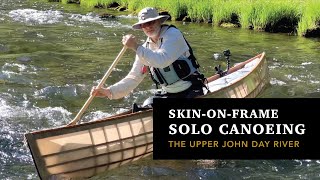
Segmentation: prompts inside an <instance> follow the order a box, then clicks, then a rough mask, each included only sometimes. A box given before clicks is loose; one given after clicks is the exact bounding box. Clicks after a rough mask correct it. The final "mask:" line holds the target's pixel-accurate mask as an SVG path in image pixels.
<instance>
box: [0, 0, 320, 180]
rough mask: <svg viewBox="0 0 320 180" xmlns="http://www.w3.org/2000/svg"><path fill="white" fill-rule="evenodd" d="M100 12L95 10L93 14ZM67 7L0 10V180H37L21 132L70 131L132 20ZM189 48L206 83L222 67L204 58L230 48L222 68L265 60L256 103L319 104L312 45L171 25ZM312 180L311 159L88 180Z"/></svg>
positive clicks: (20, 4) (213, 164) (145, 163)
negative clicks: (265, 80) (265, 81)
mask: <svg viewBox="0 0 320 180" xmlns="http://www.w3.org/2000/svg"><path fill="white" fill-rule="evenodd" d="M100 11H101V10H100ZM99 13H100V12H99V11H98V10H95V11H94V12H90V10H88V9H85V8H83V7H81V8H80V7H77V6H76V5H68V6H62V5H61V4H59V3H45V2H34V1H27V0H1V1H0V179H39V178H38V176H37V173H36V170H35V167H34V165H33V161H32V157H31V155H30V152H29V151H28V149H27V148H26V147H25V146H24V143H23V141H24V138H23V135H24V133H27V132H30V131H34V130H40V129H47V128H52V127H57V126H62V125H65V124H67V123H68V122H70V121H71V120H72V119H73V118H74V116H75V115H76V113H77V112H78V111H79V110H80V109H81V107H82V105H83V104H84V102H85V101H86V100H87V98H88V94H89V92H90V89H91V87H92V86H93V85H96V84H97V83H98V82H99V79H101V78H102V76H103V75H104V73H105V72H106V70H107V69H108V67H109V66H110V65H111V63H112V62H113V60H114V59H115V57H116V56H117V54H118V53H119V51H120V50H121V48H122V45H121V43H120V42H121V39H122V36H123V35H125V34H127V33H133V34H134V35H136V36H137V37H138V39H140V40H141V42H142V41H143V40H144V38H145V37H144V34H143V33H142V32H140V31H132V30H131V29H130V25H131V24H132V23H134V22H135V21H136V19H135V17H132V16H129V15H126V14H118V16H117V18H113V19H112V18H111V19H106V20H101V19H100V18H99V16H98V14H99ZM173 24H175V25H176V26H177V27H179V28H180V30H181V31H182V32H183V33H184V35H185V37H186V38H187V39H188V41H189V42H190V43H191V45H192V47H193V49H194V51H195V55H196V56H197V57H198V60H199V62H200V64H201V65H202V67H201V68H202V71H203V72H204V74H206V75H207V76H209V75H211V74H213V73H215V71H214V66H216V65H218V64H222V66H224V67H225V66H226V63H225V61H224V60H223V57H220V58H218V59H217V60H216V59H214V58H213V54H218V55H220V56H221V52H222V51H223V50H225V49H230V50H231V53H232V56H231V60H232V63H237V62H240V61H243V60H245V59H248V58H249V57H252V56H254V55H256V54H258V53H261V52H263V51H264V52H266V55H267V60H268V64H269V69H270V76H271V80H270V85H269V86H268V87H267V88H266V89H265V91H263V93H262V94H261V95H260V96H259V97H262V98H265V97H272V98H296V97H314V98H318V97H320V78H319V77H320V71H319V69H320V61H319V56H320V39H317V38H314V39H306V38H303V37H297V36H289V35H287V34H270V33H264V32H254V31H250V30H244V29H233V28H228V29H224V28H217V27H212V26H211V25H208V24H192V23H191V24H190V23H186V24H184V23H173ZM133 57H134V53H133V52H131V51H127V52H126V54H125V55H124V56H123V58H122V60H121V61H120V62H119V64H118V65H117V66H116V69H115V71H113V72H112V74H111V76H110V77H109V78H108V80H107V84H112V83H114V82H116V81H118V80H119V79H120V78H121V77H124V76H125V75H126V74H127V72H128V71H129V69H130V67H131V65H132V62H133ZM150 89H154V86H153V85H152V83H151V80H149V79H146V80H145V81H144V82H143V83H142V84H141V85H140V86H139V87H138V88H137V90H135V91H134V92H133V93H132V94H131V95H129V96H127V97H125V98H123V99H120V100H113V101H108V100H106V99H99V98H96V99H94V101H93V102H92V103H91V104H90V107H89V108H88V109H87V111H86V113H85V114H84V116H83V121H89V120H94V119H99V118H101V117H105V116H109V115H111V114H114V113H116V112H117V111H120V110H123V109H126V108H129V107H130V106H131V104H132V103H133V102H142V101H143V99H145V98H146V97H148V96H149V95H150V94H151V90H150ZM283 153H285V152H283ZM128 178H129V179H318V178H320V161H318V160H251V161H250V160H217V161H209V160H203V161H154V160H152V159H151V157H150V158H146V159H143V160H140V161H138V162H135V163H133V164H130V165H128V166H125V167H122V168H118V169H116V170H113V171H110V172H107V173H105V174H102V175H99V176H96V177H93V178H92V179H128Z"/></svg>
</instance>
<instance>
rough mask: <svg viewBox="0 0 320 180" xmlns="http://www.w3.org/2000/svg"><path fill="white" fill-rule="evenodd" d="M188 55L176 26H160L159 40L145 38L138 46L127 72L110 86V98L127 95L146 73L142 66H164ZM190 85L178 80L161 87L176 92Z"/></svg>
mask: <svg viewBox="0 0 320 180" xmlns="http://www.w3.org/2000/svg"><path fill="white" fill-rule="evenodd" d="M147 44H148V45H147ZM147 46H148V47H147ZM189 55H190V53H189V47H188V45H187V43H186V41H185V40H184V38H183V35H182V33H181V32H180V31H179V30H178V29H176V28H169V29H168V27H167V26H164V27H162V28H161V31H160V37H159V40H158V41H157V42H153V41H152V40H151V39H150V38H147V40H146V42H145V43H144V44H143V45H142V46H139V47H138V49H137V52H136V57H135V62H134V64H133V66H132V69H131V70H130V72H129V74H128V75H127V76H126V77H125V78H123V79H122V80H120V81H119V82H117V83H116V84H114V85H112V86H110V91H111V94H112V99H119V98H122V97H124V96H126V95H128V94H129V93H130V92H131V91H132V90H133V89H135V88H136V87H137V86H138V85H139V84H140V83H141V81H142V80H143V78H144V77H145V76H146V75H147V74H148V73H146V72H143V71H142V69H143V67H144V66H151V67H155V68H165V67H167V66H169V65H170V64H172V63H173V62H174V61H175V60H177V59H178V58H179V57H189ZM190 86H191V82H189V81H183V80H180V81H178V82H175V83H173V84H171V85H167V86H162V89H163V91H165V92H169V93H177V92H181V91H184V90H186V89H188V88H189V87H190Z"/></svg>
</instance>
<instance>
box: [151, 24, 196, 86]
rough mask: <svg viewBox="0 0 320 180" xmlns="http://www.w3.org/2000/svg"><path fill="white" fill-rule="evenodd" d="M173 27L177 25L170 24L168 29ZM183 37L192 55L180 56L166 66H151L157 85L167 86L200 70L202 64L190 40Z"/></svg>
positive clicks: (153, 78)
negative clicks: (199, 62) (196, 56)
mask: <svg viewBox="0 0 320 180" xmlns="http://www.w3.org/2000/svg"><path fill="white" fill-rule="evenodd" d="M165 26H166V25H165ZM171 27H174V28H176V27H175V26H173V25H170V26H169V27H168V29H169V28H171ZM168 29H167V30H168ZM183 38H184V40H185V41H186V43H187V45H188V47H189V53H190V56H189V57H188V58H181V57H180V58H178V59H177V60H175V61H174V62H173V63H172V64H171V65H169V66H167V67H165V68H154V67H150V75H151V78H152V80H153V81H154V82H155V83H156V85H157V86H158V85H159V84H160V85H163V86H167V85H170V84H173V83H175V82H177V81H179V80H184V79H186V78H187V77H189V76H190V75H192V74H194V73H195V72H197V71H198V69H199V67H200V65H199V64H198V62H197V60H196V58H195V56H194V55H193V51H192V48H191V46H190V45H189V43H188V41H187V40H186V39H185V37H183ZM147 48H148V44H147Z"/></svg>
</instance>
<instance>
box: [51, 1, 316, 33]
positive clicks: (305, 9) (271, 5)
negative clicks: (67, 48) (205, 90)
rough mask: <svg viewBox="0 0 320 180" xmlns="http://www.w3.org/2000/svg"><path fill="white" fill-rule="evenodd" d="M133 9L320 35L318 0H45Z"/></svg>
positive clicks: (181, 18) (183, 18) (180, 18)
mask: <svg viewBox="0 0 320 180" xmlns="http://www.w3.org/2000/svg"><path fill="white" fill-rule="evenodd" d="M49 1H60V2H62V3H78V4H80V5H81V6H87V7H98V8H114V9H118V10H121V11H124V10H125V11H128V12H130V13H137V12H139V11H140V10H141V9H142V8H144V7H146V6H151V7H156V8H158V9H160V11H161V12H162V13H165V14H169V15H170V16H171V20H175V21H192V22H207V23H212V24H213V25H215V26H233V27H241V28H249V29H254V30H259V31H267V32H275V33H276V32H283V33H288V34H293V35H299V36H305V37H320V1H319V0H197V1H195V0H176V1H173V0H162V1H157V0H81V1H80V0H49Z"/></svg>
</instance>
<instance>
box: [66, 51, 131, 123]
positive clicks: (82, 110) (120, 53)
mask: <svg viewBox="0 0 320 180" xmlns="http://www.w3.org/2000/svg"><path fill="white" fill-rule="evenodd" d="M126 50H127V46H123V48H122V50H121V51H120V52H119V54H118V56H117V57H116V59H115V60H114V61H113V63H112V64H111V66H110V67H109V69H108V71H107V72H106V74H105V75H104V76H103V78H102V79H101V81H100V83H99V84H98V86H97V89H100V88H101V87H102V86H103V84H104V83H105V81H106V80H107V78H108V77H109V75H110V74H111V72H112V70H113V68H114V67H115V66H116V65H117V63H118V62H119V60H120V59H121V57H122V55H123V54H124V52H125V51H126ZM93 98H94V96H93V95H90V97H89V99H88V100H87V101H86V102H85V103H84V105H83V106H82V108H81V109H80V111H79V112H78V114H77V115H76V117H75V118H74V119H73V120H72V121H71V122H70V123H69V124H68V125H67V126H72V125H75V124H77V122H78V121H79V120H80V118H81V116H82V114H83V113H84V112H85V110H86V109H87V108H88V106H89V105H90V103H91V101H92V100H93Z"/></svg>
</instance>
